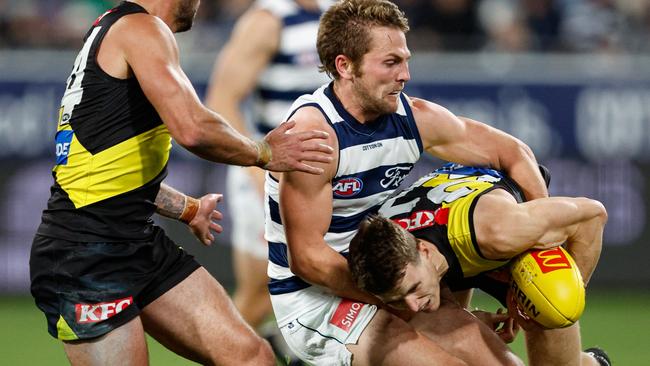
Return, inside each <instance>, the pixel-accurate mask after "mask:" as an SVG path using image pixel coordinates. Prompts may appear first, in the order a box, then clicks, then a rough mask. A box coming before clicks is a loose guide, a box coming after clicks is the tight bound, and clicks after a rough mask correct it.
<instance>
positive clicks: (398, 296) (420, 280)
mask: <svg viewBox="0 0 650 366" xmlns="http://www.w3.org/2000/svg"><path fill="white" fill-rule="evenodd" d="M379 298H380V299H381V300H382V301H383V302H384V303H386V305H388V306H390V307H393V308H395V309H398V310H406V309H409V310H411V311H414V312H418V311H423V312H432V311H435V310H436V309H438V307H439V306H440V277H439V276H438V272H437V271H436V270H435V267H434V265H433V263H432V262H431V261H428V260H427V259H426V258H425V257H424V255H423V254H420V261H419V262H418V263H409V264H408V265H407V266H406V271H405V272H404V277H403V278H402V281H401V282H400V283H399V284H398V285H397V288H396V289H395V290H393V291H391V292H390V293H388V294H385V295H384V296H379Z"/></svg>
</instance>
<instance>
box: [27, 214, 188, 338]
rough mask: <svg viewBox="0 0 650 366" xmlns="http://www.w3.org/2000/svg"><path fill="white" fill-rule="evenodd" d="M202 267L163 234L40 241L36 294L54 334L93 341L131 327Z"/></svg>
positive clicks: (33, 270) (34, 262)
mask: <svg viewBox="0 0 650 366" xmlns="http://www.w3.org/2000/svg"><path fill="white" fill-rule="evenodd" d="M199 267H200V265H199V264H198V263H197V262H196V260H194V257H193V256H192V255H190V254H188V253H187V252H185V250H183V249H182V248H180V247H179V246H178V245H176V244H175V243H174V242H173V241H172V240H171V239H169V238H168V237H167V236H166V235H165V233H164V231H163V230H162V229H160V228H157V227H156V228H155V229H154V234H153V236H152V239H151V240H150V241H136V242H92V243H88V242H71V241H67V240H63V239H56V238H50V237H46V236H41V235H36V237H35V238H34V242H33V244H32V251H31V258H30V275H31V292H32V295H33V296H34V299H35V301H36V305H37V306H38V308H39V309H41V310H42V311H43V312H44V313H45V317H46V319H47V326H48V332H49V333H50V334H51V335H52V336H53V337H55V338H58V339H61V340H65V341H72V340H84V339H92V338H96V337H99V336H102V335H104V334H106V333H108V332H110V331H111V330H113V329H115V328H117V327H120V326H121V325H124V324H126V323H127V322H129V321H130V320H132V319H133V318H135V317H137V316H138V315H139V314H140V312H141V311H142V309H144V307H145V306H147V305H148V304H150V303H151V302H153V301H154V300H156V299H157V298H158V297H160V296H161V295H162V294H164V293H165V292H167V291H168V290H170V289H171V288H172V287H174V286H176V285H177V284H178V283H180V282H181V281H183V280H184V279H185V278H187V277H188V276H189V275H190V274H192V272H194V271H195V270H196V269H198V268H199Z"/></svg>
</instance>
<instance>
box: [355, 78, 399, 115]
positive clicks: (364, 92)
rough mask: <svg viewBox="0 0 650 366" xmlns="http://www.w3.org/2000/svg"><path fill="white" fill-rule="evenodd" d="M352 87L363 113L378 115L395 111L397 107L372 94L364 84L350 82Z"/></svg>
mask: <svg viewBox="0 0 650 366" xmlns="http://www.w3.org/2000/svg"><path fill="white" fill-rule="evenodd" d="M352 87H353V88H354V91H355V94H356V95H357V97H358V98H359V102H360V103H361V106H362V108H363V111H364V112H365V113H367V114H370V115H377V116H378V117H379V116H382V115H385V114H391V113H395V112H397V109H396V108H394V107H393V106H392V105H390V103H388V102H386V101H385V100H383V99H380V98H375V97H374V96H372V95H371V94H370V93H369V92H368V89H367V88H366V87H365V85H362V84H360V83H358V82H356V83H354V84H352Z"/></svg>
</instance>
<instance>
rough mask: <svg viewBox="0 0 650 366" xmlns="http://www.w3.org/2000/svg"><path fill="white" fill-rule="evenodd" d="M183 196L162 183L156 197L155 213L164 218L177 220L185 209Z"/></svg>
mask: <svg viewBox="0 0 650 366" xmlns="http://www.w3.org/2000/svg"><path fill="white" fill-rule="evenodd" d="M185 199H186V198H185V195H184V194H183V193H181V192H179V191H177V190H175V189H174V188H172V187H170V186H168V185H166V184H165V183H162V184H161V185H160V190H159V191H158V195H157V196H156V202H155V203H156V212H157V213H159V214H160V215H163V216H165V217H170V218H172V219H178V218H179V217H180V216H181V214H182V213H183V209H184V208H185Z"/></svg>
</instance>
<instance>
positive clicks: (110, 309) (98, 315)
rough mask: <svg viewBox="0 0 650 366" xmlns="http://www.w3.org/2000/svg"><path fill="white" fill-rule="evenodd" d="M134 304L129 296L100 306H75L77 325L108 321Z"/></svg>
mask: <svg viewBox="0 0 650 366" xmlns="http://www.w3.org/2000/svg"><path fill="white" fill-rule="evenodd" d="M132 303H133V297H131V296H129V297H126V298H124V299H119V300H115V301H113V302H100V303H98V304H75V306H74V310H75V314H76V318H77V323H80V324H85V323H97V322H101V321H103V320H106V319H108V318H110V317H112V316H113V315H115V314H117V313H119V312H121V311H122V310H124V309H125V308H126V307H128V306H129V305H131V304H132Z"/></svg>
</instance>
